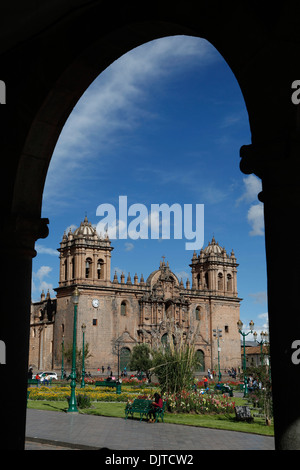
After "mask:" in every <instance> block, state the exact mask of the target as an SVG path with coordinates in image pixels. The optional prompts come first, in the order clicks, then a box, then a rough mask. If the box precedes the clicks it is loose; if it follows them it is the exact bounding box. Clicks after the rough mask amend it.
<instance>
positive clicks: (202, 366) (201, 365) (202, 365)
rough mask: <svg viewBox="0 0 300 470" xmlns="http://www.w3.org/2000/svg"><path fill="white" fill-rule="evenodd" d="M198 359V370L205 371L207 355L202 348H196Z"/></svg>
mask: <svg viewBox="0 0 300 470" xmlns="http://www.w3.org/2000/svg"><path fill="white" fill-rule="evenodd" d="M196 359H197V362H198V367H197V369H196V372H205V355H204V352H203V351H202V349H197V350H196Z"/></svg>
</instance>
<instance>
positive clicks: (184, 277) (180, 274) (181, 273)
mask: <svg viewBox="0 0 300 470" xmlns="http://www.w3.org/2000/svg"><path fill="white" fill-rule="evenodd" d="M175 274H176V276H177V278H178V279H179V281H180V280H181V279H182V280H183V282H184V281H187V280H188V279H189V277H190V274H189V273H187V272H186V271H179V272H175Z"/></svg>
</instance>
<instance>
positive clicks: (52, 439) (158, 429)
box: [25, 410, 275, 455]
mask: <svg viewBox="0 0 300 470" xmlns="http://www.w3.org/2000/svg"><path fill="white" fill-rule="evenodd" d="M51 447H52V448H53V450H57V449H60V448H64V449H68V450H75V449H77V450H101V449H102V450H103V449H107V450H115V451H116V453H117V451H120V455H122V451H131V450H132V451H133V450H135V451H144V450H147V451H160V450H161V451H170V450H174V451H176V452H177V453H178V452H180V451H197V450H274V449H275V445H274V438H273V437H268V436H261V435H256V434H247V433H244V432H235V431H223V430H216V429H208V428H200V427H194V426H183V425H178V424H168V423H161V422H159V423H153V424H149V423H147V422H145V421H142V422H140V421H139V420H135V419H134V420H131V419H128V420H126V421H125V419H122V418H109V417H105V416H88V415H81V414H75V415H74V414H71V415H70V414H68V413H58V412H55V411H41V410H27V425H26V447H25V450H26V449H27V450H30V449H34V450H37V449H40V450H43V448H44V449H45V450H49V449H51ZM103 452H104V453H105V451H104V450H103ZM107 454H108V451H107Z"/></svg>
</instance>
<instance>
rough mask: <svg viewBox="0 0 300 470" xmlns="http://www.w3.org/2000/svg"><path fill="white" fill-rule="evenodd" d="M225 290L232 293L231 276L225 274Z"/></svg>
mask: <svg viewBox="0 0 300 470" xmlns="http://www.w3.org/2000/svg"><path fill="white" fill-rule="evenodd" d="M227 290H228V291H229V292H231V291H232V277H231V274H227Z"/></svg>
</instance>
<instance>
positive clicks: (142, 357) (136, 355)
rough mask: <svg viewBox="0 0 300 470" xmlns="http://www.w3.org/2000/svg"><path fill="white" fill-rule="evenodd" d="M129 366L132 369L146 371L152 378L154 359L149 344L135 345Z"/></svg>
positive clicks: (148, 376) (149, 377)
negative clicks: (151, 370)
mask: <svg viewBox="0 0 300 470" xmlns="http://www.w3.org/2000/svg"><path fill="white" fill-rule="evenodd" d="M128 367H129V369H130V370H138V371H143V372H145V374H146V376H147V378H148V379H149V380H150V379H151V372H150V369H151V367H152V359H151V351H150V348H149V346H148V344H144V343H143V344H137V345H136V346H134V347H133V349H132V353H131V357H130V361H129V364H128Z"/></svg>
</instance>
